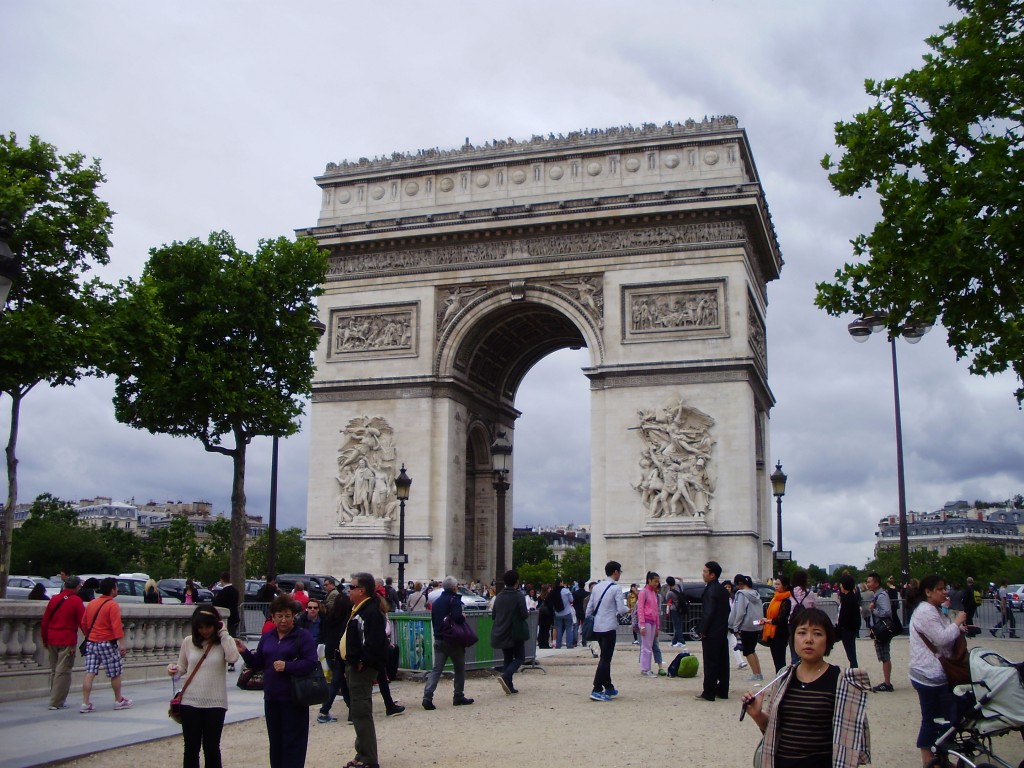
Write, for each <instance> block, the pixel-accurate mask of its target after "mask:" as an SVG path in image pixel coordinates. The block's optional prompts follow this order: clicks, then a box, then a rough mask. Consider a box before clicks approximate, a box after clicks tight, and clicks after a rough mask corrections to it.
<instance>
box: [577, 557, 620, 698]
mask: <svg viewBox="0 0 1024 768" xmlns="http://www.w3.org/2000/svg"><path fill="white" fill-rule="evenodd" d="M604 572H605V575H606V576H607V578H606V579H604V580H603V581H601V582H600V583H598V584H596V585H595V586H594V588H593V589H592V590H590V599H589V600H588V601H587V613H586V615H587V616H593V617H594V641H595V642H596V643H597V645H598V647H599V648H600V649H601V658H600V659H598V662H597V671H596V672H595V673H594V688H593V691H592V692H591V694H590V698H591V699H593V700H594V701H611V700H612V698H613V697H615V696H618V694H619V692H618V691H617V690H616V689H615V686H614V685H612V655H613V654H614V653H615V634H616V631H617V630H618V627H619V615H620V614H625V613H626V598H625V597H624V596H623V594H622V588H621V587H620V586H619V585H618V581H619V577H620V576H622V565H621V564H620V563H617V562H615V561H614V560H610V561H609V562H608V564H607V565H605V567H604Z"/></svg>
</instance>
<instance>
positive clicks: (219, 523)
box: [190, 517, 231, 584]
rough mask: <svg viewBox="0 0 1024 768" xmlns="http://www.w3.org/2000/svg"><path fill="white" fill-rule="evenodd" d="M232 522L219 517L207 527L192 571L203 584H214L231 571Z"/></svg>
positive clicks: (197, 549)
mask: <svg viewBox="0 0 1024 768" xmlns="http://www.w3.org/2000/svg"><path fill="white" fill-rule="evenodd" d="M230 558H231V521H230V520H228V519H227V518H226V517H218V518H217V519H215V520H213V521H212V522H210V523H208V524H207V525H206V539H205V541H203V542H202V543H201V544H200V545H199V546H198V547H197V548H196V556H195V564H194V565H193V567H192V568H191V569H190V572H191V573H192V575H193V576H195V577H196V578H197V579H199V580H200V581H201V582H202V583H203V584H213V583H214V582H215V581H217V580H218V579H219V578H220V575H221V574H222V573H223V572H224V571H227V570H230Z"/></svg>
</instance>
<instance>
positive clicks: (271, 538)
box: [266, 317, 327, 576]
mask: <svg viewBox="0 0 1024 768" xmlns="http://www.w3.org/2000/svg"><path fill="white" fill-rule="evenodd" d="M309 327H310V328H312V329H313V330H314V331H317V332H318V333H319V334H320V336H323V335H324V332H325V331H326V330H327V326H326V325H324V324H323V323H322V322H320V319H319V318H316V317H314V318H313V319H311V320H310V321H309ZM277 442H278V437H277V435H274V438H273V442H272V443H271V447H270V509H269V512H268V514H267V526H268V527H267V574H266V575H267V576H277Z"/></svg>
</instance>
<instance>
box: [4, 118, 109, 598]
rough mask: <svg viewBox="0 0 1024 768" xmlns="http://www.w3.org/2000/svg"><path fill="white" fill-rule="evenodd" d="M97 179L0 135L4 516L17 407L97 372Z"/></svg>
mask: <svg viewBox="0 0 1024 768" xmlns="http://www.w3.org/2000/svg"><path fill="white" fill-rule="evenodd" d="M103 181H105V179H104V177H103V174H102V172H101V171H100V164H99V161H98V160H93V161H92V162H91V163H86V161H85V157H84V155H81V154H70V155H58V154H57V150H56V148H55V147H54V146H53V145H51V144H47V143H46V142H44V141H41V140H40V139H39V137H38V136H32V137H30V138H29V142H28V144H27V145H26V146H21V145H19V144H18V140H17V136H15V134H13V133H11V134H9V135H7V136H3V135H0V219H7V220H8V221H10V222H11V223H12V224H14V234H13V236H12V237H11V239H10V246H11V250H12V251H14V253H15V254H16V255H17V256H18V258H19V260H20V262H21V274H20V275H19V277H18V279H17V281H16V282H15V284H14V286H13V287H12V289H11V292H10V294H9V295H8V297H7V305H6V309H5V311H3V312H0V392H5V393H7V394H8V395H10V397H11V422H10V432H9V435H8V441H7V446H6V467H7V503H6V508H7V509H14V508H15V506H16V505H17V503H18V471H17V467H18V460H17V442H18V428H19V424H20V420H19V416H20V409H21V401H22V399H23V398H24V397H25V396H26V395H27V394H28V392H29V391H30V390H31V389H32V388H33V387H35V386H36V385H37V384H39V383H40V382H43V381H45V382H48V383H49V384H50V385H51V386H58V385H66V384H73V383H74V382H75V381H77V380H78V379H79V378H80V377H81V376H82V375H86V374H95V373H99V371H100V368H101V363H102V360H103V357H104V347H105V345H104V341H103V338H102V332H101V328H102V324H100V323H98V322H97V319H98V318H99V317H100V316H101V315H102V313H103V311H104V307H105V306H106V304H107V302H108V290H107V289H108V287H107V286H105V285H104V284H103V283H102V282H100V281H99V280H96V279H92V280H86V279H85V276H86V274H87V273H88V272H89V271H90V270H91V269H92V268H93V267H94V266H96V265H103V264H106V263H107V262H108V261H109V257H108V256H107V249H108V248H109V247H110V232H111V217H112V212H111V210H110V207H109V206H108V205H107V204H106V203H105V202H103V201H102V200H100V199H99V197H98V196H97V194H96V190H97V188H98V187H99V185H100V184H101V183H103ZM12 539H13V537H12V518H10V517H8V518H7V519H6V520H5V524H4V527H3V530H2V532H0V596H3V595H4V594H6V586H7V573H8V571H7V569H6V565H7V564H8V563H9V562H10V558H11V545H12Z"/></svg>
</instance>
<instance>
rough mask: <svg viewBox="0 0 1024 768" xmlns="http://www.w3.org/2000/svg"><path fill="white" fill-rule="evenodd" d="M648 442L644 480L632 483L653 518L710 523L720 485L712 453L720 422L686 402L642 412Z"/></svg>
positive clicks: (642, 434) (642, 470) (642, 465)
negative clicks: (714, 474)
mask: <svg viewBox="0 0 1024 768" xmlns="http://www.w3.org/2000/svg"><path fill="white" fill-rule="evenodd" d="M639 416H640V425H639V426H637V427H630V429H633V430H637V431H638V433H639V435H640V439H641V440H642V441H643V444H644V445H643V448H642V449H641V451H640V460H639V462H638V463H639V466H640V481H639V482H637V483H631V484H630V485H631V486H632V488H633V489H634V490H636V491H637V492H638V493H639V494H640V501H641V503H642V504H643V506H644V509H645V510H646V512H647V516H648V517H649V518H652V519H665V518H686V517H692V518H704V517H705V516H706V515H707V514H708V512H709V511H710V510H711V500H712V499H713V498H714V490H715V482H714V479H713V478H712V476H711V471H710V468H709V465H710V464H711V449H712V447H713V446H714V444H715V441H714V440H713V439H712V437H711V427H712V426H714V423H715V420H714V419H713V418H711V417H710V416H708V415H707V414H706V413H703V412H701V411H699V410H697V409H696V408H691V407H690V406H688V405H686V404H685V403H684V402H683V400H682V398H680V399H679V402H678V403H675V402H673V403H670V404H669V405H668V406H667V407H665V408H656V409H653V410H641V411H639Z"/></svg>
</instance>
